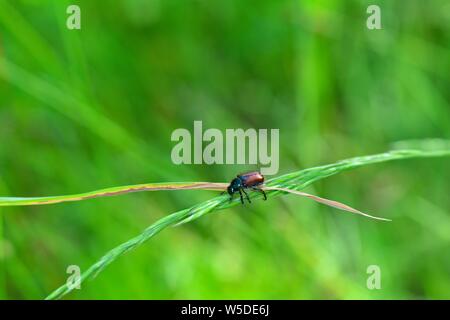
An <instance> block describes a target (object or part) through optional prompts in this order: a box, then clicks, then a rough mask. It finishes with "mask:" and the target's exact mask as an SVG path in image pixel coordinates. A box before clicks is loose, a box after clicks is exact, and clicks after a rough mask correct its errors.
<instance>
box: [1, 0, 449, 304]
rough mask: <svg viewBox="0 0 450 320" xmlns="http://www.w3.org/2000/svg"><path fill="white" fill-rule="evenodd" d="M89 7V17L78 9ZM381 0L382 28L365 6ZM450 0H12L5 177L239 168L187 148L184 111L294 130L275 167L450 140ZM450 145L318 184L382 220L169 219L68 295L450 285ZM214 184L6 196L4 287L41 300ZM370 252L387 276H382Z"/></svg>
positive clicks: (50, 179)
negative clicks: (90, 194) (106, 194)
mask: <svg viewBox="0 0 450 320" xmlns="http://www.w3.org/2000/svg"><path fill="white" fill-rule="evenodd" d="M69 4H78V5H79V6H80V7H81V30H79V31H77V30H68V29H67V28H66V18H67V16H68V15H67V14H66V8H67V6H68V5H69ZM370 4H378V5H379V6H380V8H381V17H382V27H383V29H382V30H368V29H367V28H366V19H367V17H368V14H367V13H366V9H367V7H368V5H370ZM449 43H450V4H449V2H448V1H446V0H433V1H426V2H425V1H420V0H411V1H407V2H406V1H400V0H396V1H381V0H377V1H375V2H374V1H343V0H342V1H336V0H333V1H331V0H330V1H268V0H259V1H242V0H226V1H209V0H196V1H189V0H188V1H187V0H183V1H181V0H179V1H176V0H167V1H162V0H127V1H125V0H124V1H117V0H114V1H113V0H109V1H88V0H86V1H65V0H64V1H63V0H61V1H60V0H58V1H56V0H54V1H50V0H45V1H44V0H28V1H25V0H20V1H19V0H14V1H12V0H9V1H6V0H0V139H1V140H0V195H1V196H41V195H60V194H70V193H77V192H83V191H90V190H95V189H99V188H103V187H109V186H118V185H125V184H133V183H144V182H159V181H218V182H222V181H229V180H231V178H232V177H234V176H235V174H236V173H238V172H240V171H243V170H247V169H254V167H251V166H247V167H246V166H232V165H212V166H207V165H182V166H177V165H174V164H172V162H171V158H170V152H171V149H172V147H173V146H174V143H172V142H171V141H170V135H171V133H172V131H173V130H174V129H176V128H188V129H190V128H192V124H193V121H194V120H202V121H203V125H204V127H205V128H219V129H225V128H279V129H280V172H279V173H280V174H282V173H287V172H290V171H294V170H299V169H302V168H308V167H311V166H316V165H320V164H325V163H330V162H334V161H337V160H340V159H344V158H348V157H352V156H357V155H366V154H372V153H378V152H383V151H386V150H388V149H389V148H390V143H392V142H395V141H397V140H403V139H419V138H428V137H442V138H450V123H449V120H450V90H449V85H450V73H449V70H450V59H449V57H450V46H449ZM449 181H450V168H449V160H448V159H445V158H437V159H429V160H427V159H418V160H407V161H401V162H395V163H387V164H380V165H376V166H370V167H366V168H362V169H358V170H355V171H351V172H349V173H345V174H342V175H338V176H336V177H332V178H330V179H326V180H324V181H321V182H319V183H316V184H314V186H313V187H310V188H308V191H309V192H311V193H316V194H318V195H321V196H324V197H328V198H331V199H336V200H339V201H342V202H344V203H347V204H349V205H351V206H354V207H356V208H359V209H361V210H363V211H366V212H369V213H371V214H375V215H378V216H383V217H389V218H392V219H394V221H393V222H392V223H379V222H375V221H372V220H368V219H364V218H361V217H357V216H354V215H351V214H348V213H341V212H339V211H337V210H334V209H331V208H328V207H325V206H321V205H319V204H316V203H314V202H311V201H309V200H304V199H301V198H298V197H294V196H285V197H280V198H276V199H271V200H270V201H267V202H263V201H257V202H255V203H252V204H251V205H246V206H245V207H235V208H233V209H230V210H225V211H220V214H212V215H208V216H206V217H204V218H202V219H200V220H197V221H195V222H193V223H190V224H186V225H183V226H181V227H177V228H170V229H168V230H165V231H164V232H162V233H161V234H159V235H158V236H157V237H155V238H154V239H152V240H151V241H149V242H148V243H147V244H145V245H144V246H142V247H140V248H139V249H137V250H135V251H132V252H130V253H128V254H127V255H126V256H124V257H122V258H120V259H119V260H117V261H116V262H115V263H113V264H112V265H111V266H109V267H108V268H107V269H106V270H105V271H104V272H103V273H101V274H100V275H99V276H98V277H97V278H96V279H95V280H93V281H88V282H86V283H84V284H83V285H82V290H75V292H74V293H72V294H70V295H69V296H68V298H69V299H96V298H105V299H110V298H111V299H112V298H114V299H175V298H176V299H179V298H195V299H197V298H199V299H202V298H209V299H216V298H254V299H258V298H270V299H272V298H273V299H283V298H286V299H304V298H307V299H371V298H381V299H410V298H438V299H448V298H450V254H449V245H450V198H449V196H448V195H449V191H448V190H449ZM213 195H214V193H212V192H207V191H180V192H155V193H139V194H130V195H124V196H120V197H113V198H102V199H93V200H89V201H84V202H79V203H65V204H58V205H51V206H36V207H17V208H12V207H11V208H1V209H0V219H1V223H0V298H3V299H12V298H18V299H41V298H43V297H45V296H46V295H47V294H49V293H50V292H51V291H53V290H54V289H55V288H57V287H58V286H60V285H61V284H63V283H65V281H66V279H67V277H68V274H66V268H67V267H68V266H69V265H74V264H75V265H79V266H80V267H81V269H82V270H86V269H87V268H88V267H89V266H90V265H91V264H92V263H94V262H95V261H96V260H97V259H98V258H100V257H101V256H102V255H103V254H104V253H105V252H106V251H108V250H109V249H111V248H113V247H114V246H116V245H118V244H120V243H121V242H124V241H126V240H128V239H129V238H131V237H133V236H135V235H137V234H139V233H140V232H141V231H142V230H143V229H145V228H146V227H147V226H148V225H150V224H151V223H152V222H154V221H155V220H157V219H158V218H160V217H162V216H164V215H167V214H169V213H172V212H175V211H177V210H179V209H183V208H186V207H188V206H191V205H193V204H195V203H197V202H199V201H202V200H204V199H208V198H209V197H211V196H213ZM369 265H378V266H379V267H380V268H381V275H382V278H381V286H382V288H381V290H369V289H367V287H366V280H367V277H368V276H369V275H368V274H367V273H366V270H367V267H368V266H369Z"/></svg>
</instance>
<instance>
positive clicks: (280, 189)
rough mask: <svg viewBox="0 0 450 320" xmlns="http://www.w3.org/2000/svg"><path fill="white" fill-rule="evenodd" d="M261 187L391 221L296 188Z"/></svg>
mask: <svg viewBox="0 0 450 320" xmlns="http://www.w3.org/2000/svg"><path fill="white" fill-rule="evenodd" d="M261 189H263V190H277V191H284V192H289V193H292V194H296V195H298V196H302V197H307V198H309V199H312V200H314V201H317V202H320V203H322V204H325V205H327V206H330V207H333V208H336V209H340V210H343V211H348V212H351V213H356V214H359V215H362V216H364V217H367V218H371V219H375V220H382V221H392V220H391V219H386V218H381V217H376V216H372V215H370V214H367V213H364V212H361V211H359V210H356V209H354V208H352V207H350V206H348V205H346V204H343V203H341V202H338V201H334V200H329V199H325V198H321V197H318V196H315V195H312V194H309V193H305V192H301V191H297V190H291V189H287V188H280V187H262V188H261Z"/></svg>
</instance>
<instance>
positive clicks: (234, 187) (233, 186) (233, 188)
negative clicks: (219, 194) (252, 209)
mask: <svg viewBox="0 0 450 320" xmlns="http://www.w3.org/2000/svg"><path fill="white" fill-rule="evenodd" d="M240 188H242V181H241V179H239V178H235V179H233V181H231V183H230V185H229V186H228V188H227V192H228V194H229V195H230V196H231V195H233V193H235V192H237V191H238V190H239V189H240Z"/></svg>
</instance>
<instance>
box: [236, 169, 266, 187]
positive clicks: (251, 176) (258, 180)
mask: <svg viewBox="0 0 450 320" xmlns="http://www.w3.org/2000/svg"><path fill="white" fill-rule="evenodd" d="M238 177H239V178H241V179H242V181H243V182H244V184H245V186H247V187H252V186H256V185H259V184H262V183H263V182H264V176H263V175H262V174H261V173H259V172H258V171H253V172H247V173H242V174H239V175H238Z"/></svg>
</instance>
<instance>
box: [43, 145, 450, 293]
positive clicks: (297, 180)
mask: <svg viewBox="0 0 450 320" xmlns="http://www.w3.org/2000/svg"><path fill="white" fill-rule="evenodd" d="M449 155H450V149H444V150H397V151H391V152H386V153H381V154H376V155H371V156H364V157H357V158H351V159H347V160H343V161H339V162H336V163H333V164H329V165H325V166H320V167H314V168H310V169H305V170H301V171H296V172H292V173H289V174H285V175H283V176H280V177H276V178H273V179H271V180H269V181H268V182H267V183H266V185H267V186H269V187H270V186H272V187H280V188H287V189H290V190H298V189H302V188H305V187H306V186H308V185H310V184H311V183H313V182H315V181H317V180H320V179H324V178H326V177H330V176H332V175H335V174H337V173H340V172H343V171H346V170H351V169H355V168H358V167H361V166H365V165H369V164H375V163H381V162H387V161H392V160H401V159H409V158H425V157H438V156H449ZM281 194H287V192H284V191H268V192H267V196H268V198H271V197H274V196H277V195H281ZM250 197H251V198H261V195H260V194H259V193H251V194H250ZM238 204H239V199H234V200H233V201H231V202H229V201H228V196H227V195H222V196H218V197H215V198H213V199H210V200H207V201H205V202H202V203H200V204H198V205H195V206H193V207H191V208H189V209H184V210H181V211H178V212H175V213H173V214H171V215H168V216H166V217H164V218H161V219H160V220H158V221H156V222H155V223H154V224H152V225H151V226H149V227H148V228H147V229H145V230H144V231H143V232H142V233H141V234H140V235H138V236H136V237H134V238H132V239H131V240H129V241H127V242H125V243H122V244H121V245H119V246H117V247H116V248H114V249H112V250H110V251H109V252H108V253H106V254H105V255H104V256H103V257H102V258H101V259H100V260H99V261H97V262H96V263H95V264H94V265H92V266H91V267H90V268H89V269H88V270H87V271H86V272H84V273H83V274H82V275H81V279H80V280H81V282H84V281H85V280H87V279H91V278H93V277H95V276H96V275H97V274H99V273H100V272H101V271H102V270H104V268H105V267H106V266H108V265H109V264H111V263H112V262H114V261H115V260H116V259H117V258H119V257H120V256H122V255H123V254H125V253H126V252H128V251H130V250H133V249H135V248H137V247H138V246H139V245H141V244H143V243H144V242H146V241H148V240H149V239H151V238H152V237H154V236H155V235H156V234H158V233H159V232H160V231H162V230H164V229H165V228H167V227H170V226H175V225H179V224H182V223H186V222H189V221H193V220H195V219H198V218H200V217H202V216H204V215H206V214H208V213H211V212H214V211H218V210H221V209H225V208H229V207H232V206H235V205H238ZM73 289H74V288H72V287H69V286H68V285H67V284H64V285H62V286H61V287H59V288H58V289H56V290H55V291H54V292H52V293H51V294H50V295H49V296H48V297H47V298H46V299H59V298H62V297H63V296H65V295H66V294H68V293H69V292H71V291H72V290H73Z"/></svg>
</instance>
